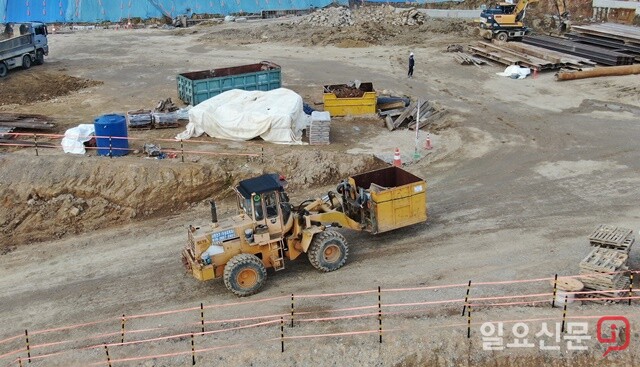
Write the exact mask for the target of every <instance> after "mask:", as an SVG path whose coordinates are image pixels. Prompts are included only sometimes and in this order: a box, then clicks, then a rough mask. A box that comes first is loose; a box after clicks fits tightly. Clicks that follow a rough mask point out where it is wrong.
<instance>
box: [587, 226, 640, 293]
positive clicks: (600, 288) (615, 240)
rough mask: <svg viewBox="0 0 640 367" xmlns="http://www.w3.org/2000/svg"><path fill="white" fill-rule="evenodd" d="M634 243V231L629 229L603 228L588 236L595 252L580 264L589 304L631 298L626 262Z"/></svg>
mask: <svg viewBox="0 0 640 367" xmlns="http://www.w3.org/2000/svg"><path fill="white" fill-rule="evenodd" d="M634 242H635V237H634V235H633V231H632V230H630V229H627V228H621V227H615V226H609V225H600V226H598V228H596V229H595V230H594V231H593V233H592V234H591V235H590V236H589V243H590V245H591V246H592V247H594V249H593V250H592V251H591V253H589V255H587V257H585V258H584V259H583V260H582V261H581V262H580V275H581V277H580V280H581V281H582V283H583V284H584V290H585V291H586V292H590V293H586V294H585V295H584V296H583V297H585V298H586V300H589V298H592V299H594V301H595V302H600V303H604V302H602V300H601V298H611V300H610V301H609V302H616V303H617V302H619V301H620V299H617V298H621V297H626V296H627V295H628V294H629V290H628V289H629V284H630V282H629V276H628V274H627V272H628V270H629V267H628V265H627V260H628V259H629V252H630V251H631V246H632V245H633V243H634Z"/></svg>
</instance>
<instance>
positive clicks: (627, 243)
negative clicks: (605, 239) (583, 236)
mask: <svg viewBox="0 0 640 367" xmlns="http://www.w3.org/2000/svg"><path fill="white" fill-rule="evenodd" d="M635 241H636V240H635V238H633V237H627V239H626V240H624V242H622V243H621V244H620V245H605V244H601V243H595V242H590V244H591V246H593V247H600V248H606V249H609V250H615V251H620V252H623V253H625V254H627V255H628V254H629V252H631V246H633V244H634V243H635Z"/></svg>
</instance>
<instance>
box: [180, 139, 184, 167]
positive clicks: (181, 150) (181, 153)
mask: <svg viewBox="0 0 640 367" xmlns="http://www.w3.org/2000/svg"><path fill="white" fill-rule="evenodd" d="M180 156H181V157H182V163H184V143H183V141H182V139H180Z"/></svg>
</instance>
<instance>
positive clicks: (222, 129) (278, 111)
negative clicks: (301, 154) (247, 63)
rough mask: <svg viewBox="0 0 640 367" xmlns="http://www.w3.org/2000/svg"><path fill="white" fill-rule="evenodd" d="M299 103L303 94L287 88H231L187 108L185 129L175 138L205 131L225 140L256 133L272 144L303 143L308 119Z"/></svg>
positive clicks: (250, 135)
mask: <svg viewBox="0 0 640 367" xmlns="http://www.w3.org/2000/svg"><path fill="white" fill-rule="evenodd" d="M302 106H303V102H302V97H300V95H298V94H297V93H295V92H294V91H292V90H289V89H286V88H279V89H274V90H270V91H267V92H263V91H244V90H240V89H232V90H230V91H227V92H224V93H221V94H218V95H217V96H214V97H211V98H209V99H207V100H206V101H204V102H202V103H200V104H198V105H197V106H195V107H193V108H192V109H190V110H189V123H188V124H187V128H186V130H185V131H183V132H182V133H180V134H179V135H178V136H176V139H178V140H180V139H182V140H187V139H189V138H191V137H198V136H200V135H202V134H203V133H206V134H207V135H209V136H211V137H213V138H219V139H227V140H236V141H243V140H251V139H253V138H255V137H258V136H259V137H261V138H262V139H264V140H265V141H269V142H272V143H278V144H302V129H304V128H305V126H306V125H307V120H308V116H307V115H305V113H304V111H303V109H302Z"/></svg>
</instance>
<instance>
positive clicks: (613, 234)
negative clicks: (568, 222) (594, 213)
mask: <svg viewBox="0 0 640 367" xmlns="http://www.w3.org/2000/svg"><path fill="white" fill-rule="evenodd" d="M632 234H633V230H631V229H628V228H622V227H616V226H610V225H606V224H601V225H599V226H598V228H596V229H595V230H594V231H593V232H592V233H591V235H589V242H590V243H591V244H596V245H597V244H602V245H610V246H620V245H621V244H622V243H623V242H625V240H627V239H628V238H631V237H633V236H632Z"/></svg>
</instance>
